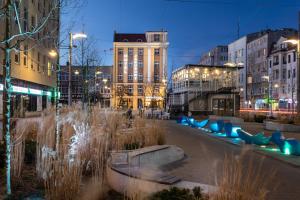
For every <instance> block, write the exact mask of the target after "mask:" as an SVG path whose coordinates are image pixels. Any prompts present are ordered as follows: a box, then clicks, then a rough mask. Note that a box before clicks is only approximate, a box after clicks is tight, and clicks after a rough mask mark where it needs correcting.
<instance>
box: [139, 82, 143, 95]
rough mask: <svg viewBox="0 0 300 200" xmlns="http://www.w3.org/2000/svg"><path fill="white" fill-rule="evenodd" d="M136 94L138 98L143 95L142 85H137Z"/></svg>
mask: <svg viewBox="0 0 300 200" xmlns="http://www.w3.org/2000/svg"><path fill="white" fill-rule="evenodd" d="M138 94H139V95H140V96H142V95H143V94H144V90H143V86H142V85H138Z"/></svg>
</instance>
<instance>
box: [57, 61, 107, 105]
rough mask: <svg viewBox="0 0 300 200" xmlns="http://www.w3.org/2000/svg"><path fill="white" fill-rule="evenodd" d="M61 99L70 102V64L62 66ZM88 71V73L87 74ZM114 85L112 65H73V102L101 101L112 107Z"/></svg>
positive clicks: (102, 103) (65, 102)
mask: <svg viewBox="0 0 300 200" xmlns="http://www.w3.org/2000/svg"><path fill="white" fill-rule="evenodd" d="M61 71H62V72H61V74H60V82H59V85H60V92H61V99H60V101H61V102H62V103H64V104H67V103H68V86H69V73H68V72H69V71H68V66H62V67H61ZM85 73H86V74H85ZM111 87H112V66H89V67H88V68H86V67H82V66H72V79H71V91H72V92H71V94H72V102H73V103H74V102H84V101H85V102H86V101H90V102H91V103H100V104H101V106H102V107H110V98H111Z"/></svg>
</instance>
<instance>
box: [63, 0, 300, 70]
mask: <svg viewBox="0 0 300 200" xmlns="http://www.w3.org/2000/svg"><path fill="white" fill-rule="evenodd" d="M298 11H300V1H299V0H89V1H88V3H87V4H86V5H85V6H83V7H82V8H81V9H79V10H76V11H75V10H74V11H73V13H69V14H68V15H64V16H63V23H65V24H67V23H70V22H73V24H74V26H73V27H72V31H73V32H80V31H81V30H82V29H84V31H85V32H86V33H87V34H88V35H89V36H90V37H91V38H93V39H94V40H95V44H96V47H97V49H98V51H99V53H100V55H101V57H102V59H103V63H104V64H107V65H111V64H112V52H111V51H109V49H110V48H112V46H113V43H112V42H113V32H114V31H115V30H116V31H117V32H126V33H143V32H145V31H148V30H151V31H153V30H161V29H164V30H167V31H168V32H169V42H170V47H169V71H170V70H171V69H172V65H173V66H174V68H177V67H179V66H181V65H183V64H187V63H197V62H198V61H199V57H200V55H201V54H202V53H204V52H206V51H208V50H210V49H211V48H213V47H214V46H216V45H222V44H225V45H226V44H228V43H230V42H232V41H233V40H235V39H236V38H237V37H238V22H239V24H240V36H243V35H245V34H247V33H251V32H256V31H259V30H262V29H266V28H272V29H276V28H282V27H291V28H297V19H298Z"/></svg>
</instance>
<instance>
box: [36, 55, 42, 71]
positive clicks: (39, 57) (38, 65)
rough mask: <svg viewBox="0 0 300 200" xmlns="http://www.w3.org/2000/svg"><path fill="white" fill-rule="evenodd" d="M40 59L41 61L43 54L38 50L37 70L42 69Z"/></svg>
mask: <svg viewBox="0 0 300 200" xmlns="http://www.w3.org/2000/svg"><path fill="white" fill-rule="evenodd" d="M40 61H41V54H40V52H38V63H37V70H38V71H40Z"/></svg>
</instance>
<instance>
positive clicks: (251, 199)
mask: <svg viewBox="0 0 300 200" xmlns="http://www.w3.org/2000/svg"><path fill="white" fill-rule="evenodd" d="M262 163H263V161H261V162H260V164H259V165H254V163H253V159H252V158H248V159H247V158H246V156H245V155H241V156H240V157H239V158H236V157H234V156H226V157H225V160H224V165H223V176H222V178H221V181H220V184H219V190H218V191H217V192H216V193H215V194H213V195H212V196H211V197H210V199H212V200H265V199H266V197H267V194H268V193H269V192H270V191H269V190H268V189H267V187H268V185H269V184H270V183H271V181H272V177H274V176H275V174H276V173H275V171H274V170H273V171H272V170H270V172H268V173H263V172H262ZM273 185H274V184H273Z"/></svg>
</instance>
